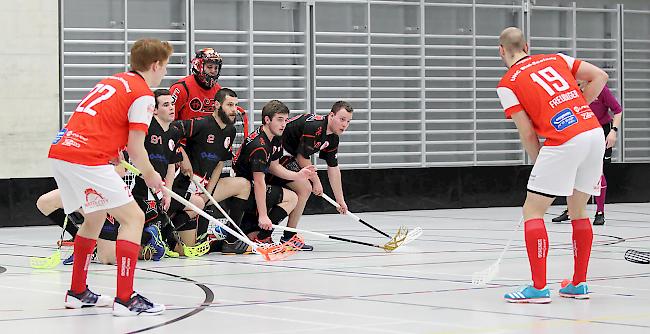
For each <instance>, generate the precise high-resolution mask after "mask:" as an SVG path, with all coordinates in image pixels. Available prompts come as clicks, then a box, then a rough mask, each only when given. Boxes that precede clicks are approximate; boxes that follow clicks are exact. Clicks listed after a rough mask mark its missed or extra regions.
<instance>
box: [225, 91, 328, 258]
mask: <svg viewBox="0 0 650 334" xmlns="http://www.w3.org/2000/svg"><path fill="white" fill-rule="evenodd" d="M288 116H289V108H287V106H286V105H284V103H282V102H280V101H278V100H272V101H269V102H268V103H267V104H266V105H265V106H264V108H262V126H260V127H259V128H257V129H256V130H255V131H254V132H253V133H251V134H250V135H249V136H248V137H247V138H246V140H245V141H244V143H243V144H242V146H241V148H240V149H239V152H238V153H237V157H236V158H235V162H234V164H233V169H234V170H235V173H236V174H237V176H242V177H244V178H246V179H247V180H249V181H251V182H252V183H253V191H252V192H251V194H250V197H249V205H248V207H247V211H246V215H245V217H244V219H243V220H242V226H241V227H242V230H243V231H244V233H246V234H247V235H248V237H249V238H250V239H251V240H254V241H259V242H270V240H271V232H272V228H273V226H272V224H278V223H279V222H281V221H282V220H283V219H284V218H285V217H286V216H287V215H288V214H289V213H290V212H291V211H292V210H293V209H294V207H295V206H296V202H297V200H298V196H296V194H295V193H294V192H293V191H291V190H289V189H286V188H283V187H281V186H277V185H267V184H266V177H265V176H266V174H268V173H272V174H273V175H276V176H279V177H281V178H283V179H287V180H292V181H295V180H307V179H310V178H313V177H314V175H315V174H316V169H315V167H314V166H307V167H305V168H303V169H301V170H299V171H296V172H294V171H290V170H287V169H286V168H284V167H282V165H280V163H279V161H278V160H279V159H280V157H281V156H282V144H281V140H280V136H282V132H283V131H284V129H285V126H286V122H287V118H288ZM305 246H307V245H305Z"/></svg>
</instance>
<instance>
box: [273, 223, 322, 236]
mask: <svg viewBox="0 0 650 334" xmlns="http://www.w3.org/2000/svg"><path fill="white" fill-rule="evenodd" d="M273 227H274V228H277V229H278V230H280V231H285V230H286V231H289V232H295V233H303V234H311V235H315V236H317V237H321V238H323V239H328V238H329V235H327V234H323V233H319V232H313V231H307V230H301V229H299V228H293V227H289V226H281V225H273Z"/></svg>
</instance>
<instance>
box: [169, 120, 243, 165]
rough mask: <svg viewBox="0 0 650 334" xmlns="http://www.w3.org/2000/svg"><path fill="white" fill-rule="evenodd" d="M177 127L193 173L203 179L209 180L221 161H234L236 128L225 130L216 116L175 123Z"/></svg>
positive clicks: (173, 124) (227, 127)
mask: <svg viewBox="0 0 650 334" xmlns="http://www.w3.org/2000/svg"><path fill="white" fill-rule="evenodd" d="M172 126H174V127H176V128H177V129H178V130H179V131H180V134H181V137H182V138H185V139H186V140H187V141H186V143H185V153H187V156H188V158H189V159H190V163H191V164H192V171H193V172H194V174H196V175H199V176H201V177H203V178H209V177H210V176H211V175H212V172H213V171H214V169H215V167H217V164H218V163H219V162H220V161H226V160H230V159H232V151H231V147H232V142H233V140H234V139H235V128H234V127H233V126H232V125H226V127H224V128H223V129H222V128H221V127H220V126H219V123H217V120H216V119H215V118H214V116H204V117H197V118H193V119H189V120H184V121H175V122H173V123H172Z"/></svg>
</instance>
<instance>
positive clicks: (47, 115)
mask: <svg viewBox="0 0 650 334" xmlns="http://www.w3.org/2000/svg"><path fill="white" fill-rule="evenodd" d="M0 22H2V29H0V35H2V38H1V40H2V41H3V42H2V48H0V59H1V61H0V101H2V112H0V156H2V161H1V162H0V179H2V178H15V177H38V176H47V175H50V170H49V165H48V164H46V163H45V162H46V160H45V157H46V156H47V151H48V149H49V144H50V143H51V142H52V138H53V135H54V134H56V132H57V130H58V128H59V106H58V105H59V75H58V74H59V70H58V69H59V54H58V49H59V47H58V22H59V20H58V7H57V2H56V1H52V0H23V1H12V2H11V5H5V6H3V8H2V10H1V11H0Z"/></svg>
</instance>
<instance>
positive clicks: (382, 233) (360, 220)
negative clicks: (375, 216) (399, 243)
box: [359, 218, 391, 238]
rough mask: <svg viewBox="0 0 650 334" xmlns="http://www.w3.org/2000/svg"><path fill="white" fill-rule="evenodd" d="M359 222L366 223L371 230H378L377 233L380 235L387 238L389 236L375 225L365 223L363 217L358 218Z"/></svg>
mask: <svg viewBox="0 0 650 334" xmlns="http://www.w3.org/2000/svg"><path fill="white" fill-rule="evenodd" d="M359 222H360V223H361V224H363V225H366V226H368V227H370V228H371V229H373V230H375V231H377V232H379V234H381V235H383V236H385V237H387V238H391V236H390V235H388V233H386V232H384V231H382V230H380V229H378V228H376V227H374V226H372V225H370V224H368V223H366V221H364V220H363V219H361V218H359Z"/></svg>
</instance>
